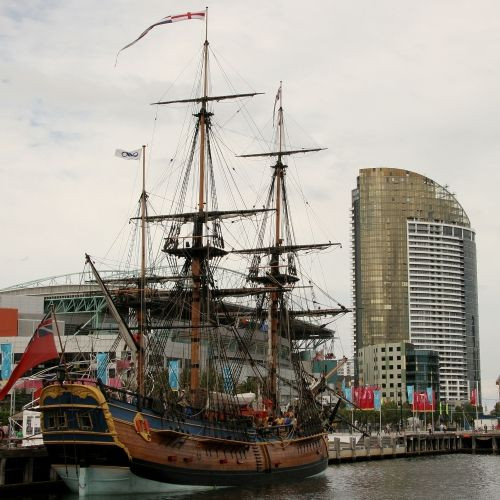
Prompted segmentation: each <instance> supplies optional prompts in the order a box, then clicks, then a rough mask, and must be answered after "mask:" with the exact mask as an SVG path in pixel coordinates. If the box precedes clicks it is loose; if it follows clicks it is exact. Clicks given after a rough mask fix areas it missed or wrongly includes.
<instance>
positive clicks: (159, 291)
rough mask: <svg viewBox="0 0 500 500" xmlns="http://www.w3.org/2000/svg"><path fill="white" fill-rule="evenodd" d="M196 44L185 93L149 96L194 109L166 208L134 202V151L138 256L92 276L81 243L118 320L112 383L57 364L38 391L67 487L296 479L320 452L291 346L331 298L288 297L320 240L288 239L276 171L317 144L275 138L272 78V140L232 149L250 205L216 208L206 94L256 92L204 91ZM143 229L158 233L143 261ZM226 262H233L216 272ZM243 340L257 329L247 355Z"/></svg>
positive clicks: (47, 437) (215, 136) (280, 118)
mask: <svg viewBox="0 0 500 500" xmlns="http://www.w3.org/2000/svg"><path fill="white" fill-rule="evenodd" d="M210 53H211V51H210V50H209V43H208V40H207V39H206V38H205V42H204V44H203V50H202V57H201V59H202V64H201V71H200V73H199V74H200V81H199V83H198V84H197V85H195V87H194V88H195V89H197V92H198V95H195V96H194V97H190V98H187V99H181V100H173V101H161V102H158V103H155V104H157V105H159V106H165V105H166V106H168V105H172V104H175V105H176V106H179V105H187V106H194V107H195V110H194V112H193V113H192V115H193V117H194V124H193V126H192V128H191V131H192V137H191V139H190V140H189V143H187V144H188V147H187V148H186V150H187V158H186V159H185V160H184V161H183V162H181V163H180V165H181V167H179V168H178V170H179V173H180V175H179V182H178V184H177V186H176V188H175V194H174V197H175V199H174V202H173V204H172V207H173V208H172V210H171V212H170V213H168V214H165V215H161V214H158V215H150V213H149V209H148V206H149V205H148V193H147V192H146V188H145V186H146V184H145V174H144V172H145V165H146V162H145V149H144V148H143V151H142V165H143V189H142V194H141V197H140V204H139V205H140V210H139V213H138V215H137V217H136V218H134V222H135V223H136V224H137V228H138V234H139V235H140V245H139V250H140V251H139V253H140V266H139V267H140V268H139V269H138V270H137V272H136V273H132V274H130V275H129V276H127V277H121V278H117V279H103V278H101V275H100V274H99V271H98V270H97V267H98V266H97V265H96V264H95V261H94V259H93V258H91V257H90V256H88V255H87V256H86V263H87V264H88V266H89V268H90V272H91V273H92V276H93V283H94V286H97V287H99V293H101V294H103V295H104V296H105V298H106V301H107V306H108V311H109V313H110V315H112V317H113V319H114V322H115V325H116V328H117V330H118V334H117V340H116V346H115V347H116V349H115V352H114V354H113V355H114V356H116V357H117V358H120V359H117V361H116V364H117V366H118V364H120V366H122V367H123V366H125V367H126V369H123V371H122V372H121V375H120V377H119V378H120V382H119V383H113V384H110V383H109V381H107V380H106V378H105V377H100V376H99V370H98V369H97V371H94V372H92V373H91V375H90V376H88V377H82V376H81V374H78V373H75V372H74V370H73V369H72V368H71V367H70V366H68V365H65V364H64V362H61V365H60V366H59V368H58V370H57V377H56V378H55V379H54V380H52V381H49V382H48V383H46V384H45V386H44V388H43V390H42V393H41V396H40V410H41V412H42V432H43V439H44V443H45V446H46V448H47V451H48V454H49V457H50V460H51V462H52V464H53V466H54V468H55V469H56V470H57V472H58V473H59V475H60V476H61V477H62V478H63V480H64V481H65V482H66V484H67V485H68V486H69V487H70V489H71V490H73V491H74V492H78V493H79V494H80V495H82V496H84V495H88V494H94V493H101V494H103V493H122V492H123V491H128V492H133V491H146V492H147V491H171V490H175V489H184V488H188V489H196V488H206V487H214V486H215V487H219V486H220V487H228V486H229V487H230V486H240V485H247V484H250V483H258V482H267V481H280V482H282V481H286V480H292V479H293V480H298V479H299V480H300V479H302V478H307V477H311V476H314V475H316V474H319V473H321V472H323V471H324V470H325V468H326V467H327V464H328V439H327V434H326V433H325V431H324V428H323V423H322V417H321V413H320V412H321V405H319V404H318V403H317V402H316V395H317V394H316V390H313V389H312V387H311V380H310V377H309V376H308V375H307V373H305V370H304V367H303V364H302V362H301V356H300V351H301V349H302V348H303V345H304V342H306V339H307V338H310V337H314V336H320V335H322V333H324V331H325V324H328V322H329V321H331V319H330V318H335V317H336V316H338V315H341V314H344V313H345V312H346V310H345V308H343V307H340V306H332V307H322V306H320V305H319V303H318V302H317V301H315V300H313V299H307V298H304V297H306V295H307V293H309V292H311V291H312V289H313V287H314V284H313V282H312V280H311V278H310V277H309V276H308V277H307V280H306V281H305V282H303V281H301V275H302V271H303V269H304V268H303V267H302V265H301V260H300V259H301V255H302V254H304V253H311V252H315V251H320V250H323V249H327V248H329V247H331V246H332V245H333V244H332V243H331V242H325V243H310V244H307V243H302V242H297V241H296V239H295V231H294V228H293V225H292V220H291V207H290V202H289V198H288V190H287V183H286V178H287V176H286V173H287V164H286V160H287V159H288V158H289V157H290V156H292V155H298V154H303V153H307V152H315V151H319V150H320V148H309V149H293V148H288V147H287V145H286V141H285V128H284V113H283V105H282V94H283V93H282V88H281V86H280V89H279V92H278V94H277V96H276V100H275V112H276V116H275V118H276V119H275V120H274V122H275V126H274V130H275V134H276V135H275V140H274V141H273V144H274V146H273V147H272V148H271V150H270V151H266V152H264V153H255V154H247V155H241V157H242V158H244V159H243V160H240V161H251V160H247V159H246V158H260V157H261V158H263V160H264V161H267V162H268V163H270V166H271V170H270V171H271V179H270V182H268V187H267V189H266V193H265V196H264V203H263V206H261V207H260V208H254V207H252V208H245V207H236V206H230V207H223V208H219V206H218V197H217V191H216V178H217V174H216V172H217V170H216V169H217V160H218V159H219V158H220V149H219V146H218V144H220V141H221V134H222V133H223V129H222V128H221V127H220V126H219V125H218V124H216V122H215V115H214V113H215V111H214V107H215V105H216V104H217V103H219V102H225V101H230V100H241V99H243V98H248V97H251V96H253V95H255V94H256V93H255V92H251V93H246V94H228V95H212V93H211V91H210V89H211V85H210V82H209V74H210V71H209V68H210V65H209V60H210V57H209V56H210ZM217 141H219V142H217ZM193 193H194V196H193ZM193 199H194V200H195V201H194V202H193ZM224 199H225V200H230V199H231V198H230V197H228V196H226V197H225V198H224ZM238 225H242V226H245V227H246V229H245V233H244V234H245V237H241V238H235V239H237V240H238V241H239V243H240V244H239V247H236V245H227V242H226V237H225V234H224V232H225V230H227V229H229V230H230V231H233V234H234V232H235V231H236V230H235V229H234V228H235V227H237V226H238ZM153 227H154V228H159V229H160V231H162V233H161V234H162V237H161V240H162V242H161V248H160V251H159V252H158V253H157V255H156V257H155V258H154V259H151V258H148V256H150V254H151V248H150V245H149V244H148V242H150V241H151V240H150V239H148V235H149V234H150V233H151V229H152V228H153ZM249 228H250V229H249ZM241 234H243V233H241ZM226 261H230V262H231V263H234V262H240V264H241V269H244V271H241V272H239V273H233V279H232V280H225V279H224V278H223V277H222V274H223V270H224V269H226V267H225V262H226ZM325 318H328V319H325ZM174 337H175V338H176V339H177V340H179V339H182V342H183V345H184V347H185V349H186V351H187V356H186V359H183V363H182V366H180V359H179V358H180V356H179V355H178V353H177V355H176V354H175V353H172V352H169V349H170V348H169V346H171V340H172V339H173V338H174ZM257 340H259V341H262V340H263V341H264V342H265V349H263V350H262V352H259V350H258V349H257V348H256V345H257ZM119 345H122V346H123V347H122V348H121V351H120V349H119V348H118V346H119ZM259 345H262V342H260V343H259ZM249 373H251V376H249V375H248V374H249ZM117 378H118V377H117ZM316 386H317V384H316ZM316 386H315V387H316Z"/></svg>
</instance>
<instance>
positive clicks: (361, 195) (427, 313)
mask: <svg viewBox="0 0 500 500" xmlns="http://www.w3.org/2000/svg"><path fill="white" fill-rule="evenodd" d="M352 234H353V244H352V248H353V277H354V288H353V292H354V305H355V316H354V318H355V325H354V347H355V355H357V354H358V352H359V351H360V350H362V349H363V348H366V347H369V346H376V345H381V344H387V343H397V342H411V343H412V344H413V345H414V346H415V348H416V349H422V350H423V349H427V350H434V351H437V352H438V353H439V375H440V382H439V389H440V394H441V398H442V399H446V400H461V399H467V397H468V395H469V393H470V389H471V388H474V387H475V384H476V382H477V381H479V380H480V373H479V338H478V306H477V279H476V252H475V233H474V231H473V230H472V229H471V225H470V221H469V219H468V217H467V214H466V213H465V211H464V209H463V208H462V206H461V205H460V203H458V201H457V200H456V198H455V197H454V196H453V194H451V193H450V192H449V191H448V190H447V189H446V187H443V186H440V185H439V184H437V183H436V182H434V181H433V180H431V179H429V178H427V177H425V176H423V175H420V174H417V173H414V172H409V171H407V170H400V169H392V168H369V169H362V170H360V172H359V177H358V179H357V188H356V189H354V190H353V192H352ZM358 375H359V373H358ZM403 378H404V377H403ZM391 387H392V385H391ZM403 390H404V389H403Z"/></svg>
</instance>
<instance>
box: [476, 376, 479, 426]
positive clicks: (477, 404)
mask: <svg viewBox="0 0 500 500" xmlns="http://www.w3.org/2000/svg"><path fill="white" fill-rule="evenodd" d="M478 407H479V380H476V421H477V420H479V415H478ZM476 425H477V424H476Z"/></svg>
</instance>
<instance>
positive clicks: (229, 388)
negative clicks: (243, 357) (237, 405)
mask: <svg viewBox="0 0 500 500" xmlns="http://www.w3.org/2000/svg"><path fill="white" fill-rule="evenodd" d="M222 376H223V378H224V392H225V393H227V394H232V393H233V389H234V384H233V377H232V376H231V369H230V368H229V366H224V367H223V368H222Z"/></svg>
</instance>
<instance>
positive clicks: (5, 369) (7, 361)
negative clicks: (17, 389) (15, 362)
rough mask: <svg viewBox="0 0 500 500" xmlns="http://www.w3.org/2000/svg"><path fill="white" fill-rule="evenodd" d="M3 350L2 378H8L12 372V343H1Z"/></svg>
mask: <svg viewBox="0 0 500 500" xmlns="http://www.w3.org/2000/svg"><path fill="white" fill-rule="evenodd" d="M0 346H1V352H2V380H8V379H9V377H10V374H11V372H12V344H0Z"/></svg>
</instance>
